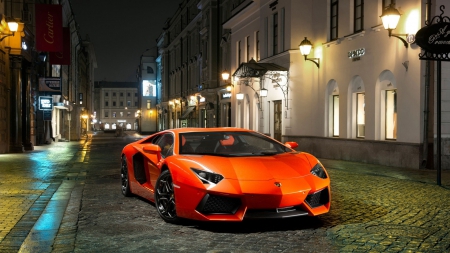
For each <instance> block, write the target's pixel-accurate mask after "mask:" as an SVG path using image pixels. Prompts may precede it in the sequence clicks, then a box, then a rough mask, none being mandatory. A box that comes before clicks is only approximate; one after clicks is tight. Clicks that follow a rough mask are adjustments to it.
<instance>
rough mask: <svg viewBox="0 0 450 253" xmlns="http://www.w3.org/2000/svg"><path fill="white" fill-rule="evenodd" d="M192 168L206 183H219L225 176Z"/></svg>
mask: <svg viewBox="0 0 450 253" xmlns="http://www.w3.org/2000/svg"><path fill="white" fill-rule="evenodd" d="M191 170H192V171H193V172H194V173H195V174H196V175H197V177H198V178H199V179H200V180H201V181H202V182H203V183H204V184H211V183H213V184H218V183H219V182H220V181H222V179H223V176H222V175H220V174H216V173H212V172H208V171H204V170H199V169H194V168H191Z"/></svg>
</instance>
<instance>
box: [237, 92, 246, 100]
mask: <svg viewBox="0 0 450 253" xmlns="http://www.w3.org/2000/svg"><path fill="white" fill-rule="evenodd" d="M236 99H237V100H242V99H244V93H241V92H239V93H237V94H236Z"/></svg>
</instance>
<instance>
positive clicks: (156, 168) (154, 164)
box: [148, 133, 174, 188]
mask: <svg viewBox="0 0 450 253" xmlns="http://www.w3.org/2000/svg"><path fill="white" fill-rule="evenodd" d="M155 144H156V145H157V146H159V147H160V149H161V152H160V154H159V155H152V156H150V157H149V160H150V161H149V164H148V170H149V175H150V184H151V185H152V188H154V186H155V184H156V180H157V179H158V177H159V174H160V173H161V167H162V165H163V164H164V159H165V158H167V157H169V156H171V155H172V154H173V145H174V136H173V134H172V133H165V134H164V135H162V136H161V138H159V139H158V140H157V141H156V143H155Z"/></svg>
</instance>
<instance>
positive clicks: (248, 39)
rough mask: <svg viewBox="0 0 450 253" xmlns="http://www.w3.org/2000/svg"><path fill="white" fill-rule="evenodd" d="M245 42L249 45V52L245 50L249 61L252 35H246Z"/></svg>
mask: <svg viewBox="0 0 450 253" xmlns="http://www.w3.org/2000/svg"><path fill="white" fill-rule="evenodd" d="M245 44H246V46H247V52H245V53H246V54H247V55H246V59H247V62H248V61H249V60H250V36H247V37H245Z"/></svg>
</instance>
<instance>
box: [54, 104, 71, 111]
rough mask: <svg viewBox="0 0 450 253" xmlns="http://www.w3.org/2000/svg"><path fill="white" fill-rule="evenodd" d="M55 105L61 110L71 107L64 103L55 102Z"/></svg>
mask: <svg viewBox="0 0 450 253" xmlns="http://www.w3.org/2000/svg"><path fill="white" fill-rule="evenodd" d="M53 107H54V108H58V109H60V110H69V108H68V107H67V106H66V105H65V104H64V103H53Z"/></svg>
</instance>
